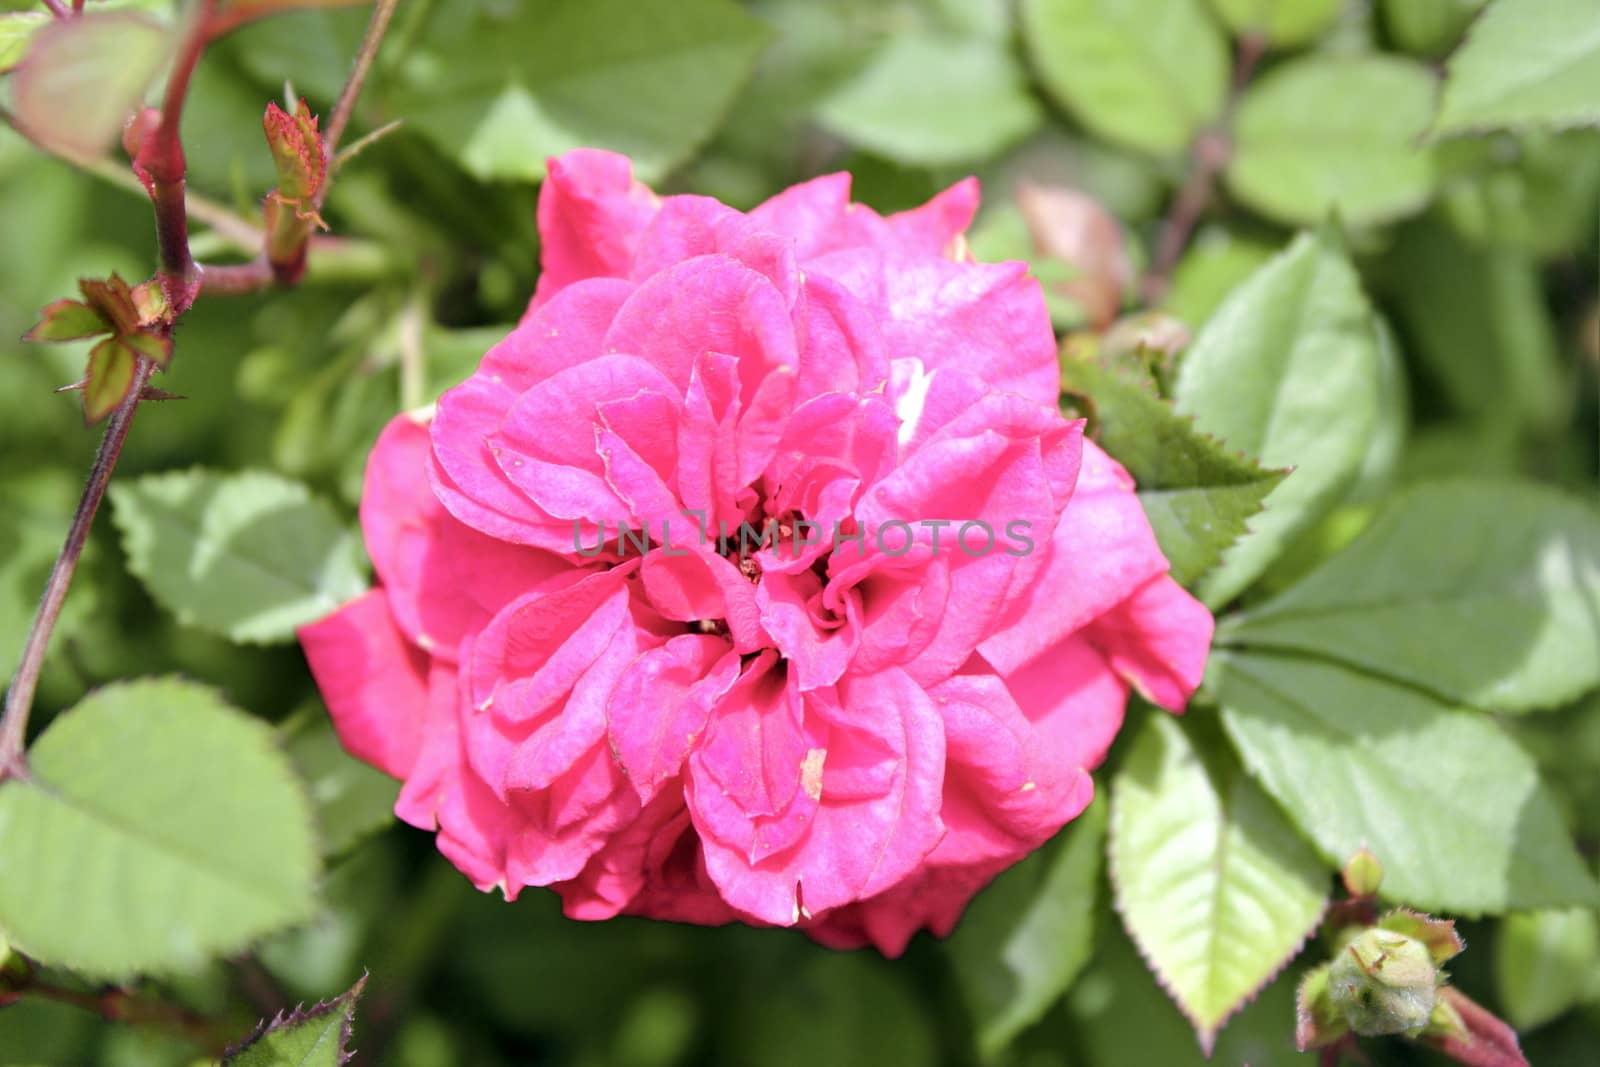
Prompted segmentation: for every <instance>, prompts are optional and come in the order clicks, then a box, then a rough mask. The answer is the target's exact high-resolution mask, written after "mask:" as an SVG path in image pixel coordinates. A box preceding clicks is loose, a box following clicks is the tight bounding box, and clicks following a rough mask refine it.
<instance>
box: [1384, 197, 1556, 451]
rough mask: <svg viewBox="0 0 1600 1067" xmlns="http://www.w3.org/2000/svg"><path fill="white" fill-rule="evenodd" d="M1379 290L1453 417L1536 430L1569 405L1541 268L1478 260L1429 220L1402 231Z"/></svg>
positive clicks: (1530, 262)
mask: <svg viewBox="0 0 1600 1067" xmlns="http://www.w3.org/2000/svg"><path fill="white" fill-rule="evenodd" d="M1400 236H1401V239H1400V240H1399V241H1397V242H1396V243H1395V246H1394V249H1393V251H1392V252H1391V253H1390V257H1389V259H1388V260H1387V261H1386V262H1385V263H1384V265H1383V266H1384V269H1383V273H1382V277H1381V278H1380V279H1379V284H1380V285H1381V286H1382V288H1383V289H1385V290H1387V291H1388V292H1389V293H1390V294H1391V295H1392V298H1393V305H1394V308H1395V313H1396V316H1397V318H1396V321H1397V322H1398V324H1399V325H1400V326H1401V327H1402V328H1403V329H1404V331H1405V333H1406V335H1407V336H1408V337H1410V338H1411V339H1412V348H1413V350H1414V352H1415V354H1416V355H1417V356H1419V357H1421V361H1422V364H1423V366H1424V367H1425V368H1426V370H1427V371H1428V374H1429V377H1430V378H1431V379H1432V380H1433V381H1435V382H1437V383H1438V385H1440V386H1442V392H1443V394H1444V397H1445V398H1446V399H1448V401H1449V403H1450V404H1451V405H1452V406H1453V407H1454V408H1455V409H1456V410H1457V411H1459V412H1460V413H1462V414H1465V415H1473V416H1487V417H1490V418H1492V419H1494V420H1495V421H1510V422H1513V423H1516V424H1519V425H1523V426H1544V425H1548V424H1549V423H1551V422H1553V421H1555V420H1556V419H1558V418H1559V417H1560V415H1561V413H1562V412H1564V411H1566V410H1567V408H1568V405H1569V404H1570V402H1571V401H1570V398H1569V396H1568V392H1569V389H1570V386H1569V385H1568V384H1567V383H1566V382H1565V381H1564V375H1563V374H1562V371H1561V366H1560V359H1561V357H1560V354H1559V349H1558V342H1557V339H1556V336H1555V330H1554V327H1553V325H1552V323H1551V321H1550V312H1549V309H1548V308H1547V307H1546V304H1545V296H1544V291H1543V287H1542V285H1541V282H1540V276H1539V266H1538V264H1537V262H1536V261H1535V260H1534V258H1533V257H1532V256H1530V255H1528V254H1527V253H1525V252H1517V251H1514V250H1512V249H1498V250H1496V251H1495V252H1494V253H1493V254H1492V255H1482V254H1476V252H1475V250H1474V249H1473V248H1472V246H1470V245H1468V244H1466V243H1465V242H1463V241H1462V240H1461V239H1460V238H1458V237H1457V236H1456V235H1455V234H1453V233H1451V232H1450V231H1449V230H1447V229H1446V228H1444V227H1442V226H1439V225H1437V224H1436V223H1435V222H1433V221H1432V219H1425V220H1422V221H1420V222H1418V223H1416V224H1414V225H1410V226H1407V227H1405V228H1404V229H1403V230H1401V231H1400Z"/></svg>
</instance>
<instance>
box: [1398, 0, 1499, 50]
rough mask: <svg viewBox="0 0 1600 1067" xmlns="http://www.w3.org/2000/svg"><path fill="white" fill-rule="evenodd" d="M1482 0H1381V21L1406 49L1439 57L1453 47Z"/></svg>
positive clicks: (1481, 3)
mask: <svg viewBox="0 0 1600 1067" xmlns="http://www.w3.org/2000/svg"><path fill="white" fill-rule="evenodd" d="M1484 3H1485V0H1383V3H1382V5H1381V6H1382V10H1383V22H1384V26H1385V27H1386V28H1387V29H1388V31H1389V36H1390V38H1392V39H1393V40H1394V43H1395V44H1397V45H1399V46H1400V48H1402V49H1404V50H1405V51H1407V52H1411V53H1414V54H1416V55H1421V56H1439V55H1443V54H1444V53H1446V52H1448V51H1450V49H1451V48H1453V47H1455V44H1456V42H1457V41H1459V40H1461V34H1462V32H1463V31H1464V30H1465V29H1466V28H1467V24H1468V23H1470V22H1471V21H1472V16H1473V15H1475V14H1477V13H1478V11H1479V10H1480V9H1482V7H1483V5H1484Z"/></svg>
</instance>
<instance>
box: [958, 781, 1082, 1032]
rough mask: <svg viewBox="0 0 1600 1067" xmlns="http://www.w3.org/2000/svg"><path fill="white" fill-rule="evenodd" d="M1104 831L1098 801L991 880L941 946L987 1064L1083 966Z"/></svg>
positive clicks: (1063, 989)
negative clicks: (970, 1014) (944, 945)
mask: <svg viewBox="0 0 1600 1067" xmlns="http://www.w3.org/2000/svg"><path fill="white" fill-rule="evenodd" d="M1105 831H1106V804H1105V801H1103V800H1099V799H1096V801H1095V802H1094V803H1093V804H1091V805H1090V806H1089V807H1088V808H1087V809H1085V811H1084V812H1083V814H1081V815H1079V816H1078V818H1077V819H1076V820H1075V821H1074V822H1073V823H1072V824H1071V825H1069V826H1068V827H1067V828H1066V829H1065V830H1063V831H1062V832H1061V833H1060V834H1059V835H1058V836H1057V837H1056V838H1055V839H1054V840H1053V841H1051V843H1050V844H1048V845H1046V846H1045V847H1044V848H1042V849H1040V850H1039V851H1038V852H1036V853H1034V854H1033V855H1032V856H1029V857H1028V858H1027V859H1025V860H1023V861H1022V862H1021V863H1019V864H1017V865H1016V866H1015V867H1012V868H1011V869H1010V870H1008V871H1006V872H1005V873H1004V874H1002V875H1001V876H1000V877H999V878H997V879H995V881H994V883H993V884H992V885H990V886H989V887H988V888H987V889H985V890H984V891H983V893H981V894H980V895H979V896H978V898H977V899H976V900H975V901H973V903H972V906H971V907H969V908H968V909H967V913H966V914H965V915H964V916H962V919H961V924H960V925H959V926H957V927H956V931H955V934H954V935H953V936H952V937H951V938H950V940H949V941H948V942H947V943H946V949H947V951H948V952H949V954H950V957H951V963H952V965H953V966H954V968H955V974H956V981H957V982H958V983H960V986H961V991H962V994H963V996H964V998H965V999H966V1002H967V1009H968V1011H970V1012H971V1013H972V1020H973V1024H974V1027H975V1028H976V1031H977V1042H978V1051H979V1054H980V1055H981V1056H982V1057H983V1058H984V1059H985V1060H992V1059H994V1058H995V1057H997V1056H998V1055H999V1054H1000V1053H1001V1052H1003V1051H1004V1050H1005V1048H1006V1046H1007V1045H1009V1044H1010V1043H1011V1041H1012V1039H1013V1038H1015V1037H1016V1036H1017V1035H1018V1034H1019V1033H1021V1032H1022V1031H1023V1030H1024V1029H1026V1028H1027V1027H1029V1026H1031V1025H1033V1024H1034V1023H1036V1022H1038V1021H1039V1020H1040V1019H1041V1018H1042V1017H1043V1016H1044V1014H1045V1012H1046V1011H1048V1010H1049V1008H1050V1006H1051V1005H1053V1004H1054V1003H1055V1002H1056V1001H1057V1000H1058V999H1059V998H1060V997H1061V994H1062V993H1064V992H1066V990H1067V987H1068V986H1070V985H1071V984H1072V981H1073V979H1074V978H1076V977H1077V975H1078V972H1079V971H1080V970H1082V969H1083V965H1084V964H1085V963H1087V962H1088V960H1089V949H1090V945H1091V942H1092V939H1093V934H1094V904H1095V886H1096V883H1097V880H1098V878H1099V874H1100V856H1101V845H1102V843H1103V842H1104V840H1105Z"/></svg>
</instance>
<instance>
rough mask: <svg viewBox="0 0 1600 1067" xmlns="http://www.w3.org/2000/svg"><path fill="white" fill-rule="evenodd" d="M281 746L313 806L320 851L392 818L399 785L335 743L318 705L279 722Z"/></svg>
mask: <svg viewBox="0 0 1600 1067" xmlns="http://www.w3.org/2000/svg"><path fill="white" fill-rule="evenodd" d="M281 732H282V735H283V738H284V748H285V749H286V750H287V751H288V753H289V758H290V759H292V760H293V761H294V765H295V769H296V770H298V771H299V772H300V778H301V780H302V781H304V782H305V784H306V791H307V793H309V794H310V796H311V802H312V803H313V804H314V805H316V809H317V827H318V828H319V829H320V830H321V844H322V854H323V855H324V856H338V855H341V854H343V853H344V852H346V851H348V850H349V849H350V847H351V846H352V845H354V844H356V843H357V842H359V841H361V840H362V839H364V838H366V837H368V836H369V835H371V834H374V833H376V832H377V831H379V830H381V829H383V828H384V827H386V826H389V825H390V824H391V823H393V822H394V815H393V809H394V802H395V797H396V796H397V795H398V793H399V789H400V787H399V785H398V783H396V782H395V780H394V779H393V778H390V777H389V776H388V775H386V774H384V773H383V772H382V771H379V770H375V769H374V768H372V767H371V766H369V765H367V764H365V763H362V762H361V761H360V760H358V759H356V758H355V757H353V756H351V755H349V754H348V753H347V752H345V750H344V749H343V748H341V747H340V745H339V738H338V737H337V736H336V735H335V734H334V732H333V727H332V725H331V724H330V723H329V721H328V713H327V710H326V709H324V708H322V707H321V706H320V705H318V706H316V707H312V708H308V709H306V710H305V711H304V712H302V713H300V714H298V715H296V716H295V717H294V718H293V719H291V720H290V721H289V722H286V723H285V724H284V725H283V726H282V727H281Z"/></svg>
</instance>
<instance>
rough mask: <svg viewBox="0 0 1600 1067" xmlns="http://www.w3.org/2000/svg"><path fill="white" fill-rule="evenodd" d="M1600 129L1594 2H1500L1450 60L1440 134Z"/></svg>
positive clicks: (1599, 50)
mask: <svg viewBox="0 0 1600 1067" xmlns="http://www.w3.org/2000/svg"><path fill="white" fill-rule="evenodd" d="M1597 124H1600V19H1596V18H1595V8H1594V4H1593V3H1592V0H1495V2H1494V3H1492V4H1490V5H1489V7H1488V9H1487V10H1486V11H1484V13H1483V16H1482V17H1481V18H1479V19H1478V20H1477V22H1475V23H1474V24H1473V26H1472V29H1471V30H1469V31H1468V32H1467V40H1466V43H1465V44H1463V45H1462V46H1461V47H1460V48H1459V49H1457V50H1456V52H1455V54H1454V55H1452V56H1451V57H1450V66H1449V68H1448V70H1447V71H1446V74H1445V80H1444V91H1443V92H1442V93H1441V94H1440V98H1439V115H1438V118H1437V119H1435V120H1434V124H1433V133H1434V134H1435V135H1437V136H1449V135H1451V134H1458V133H1481V132H1483V131H1485V130H1511V129H1517V130H1520V129H1528V128H1530V127H1537V128H1545V129H1551V128H1553V129H1565V128H1567V127H1572V126H1594V125H1597Z"/></svg>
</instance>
